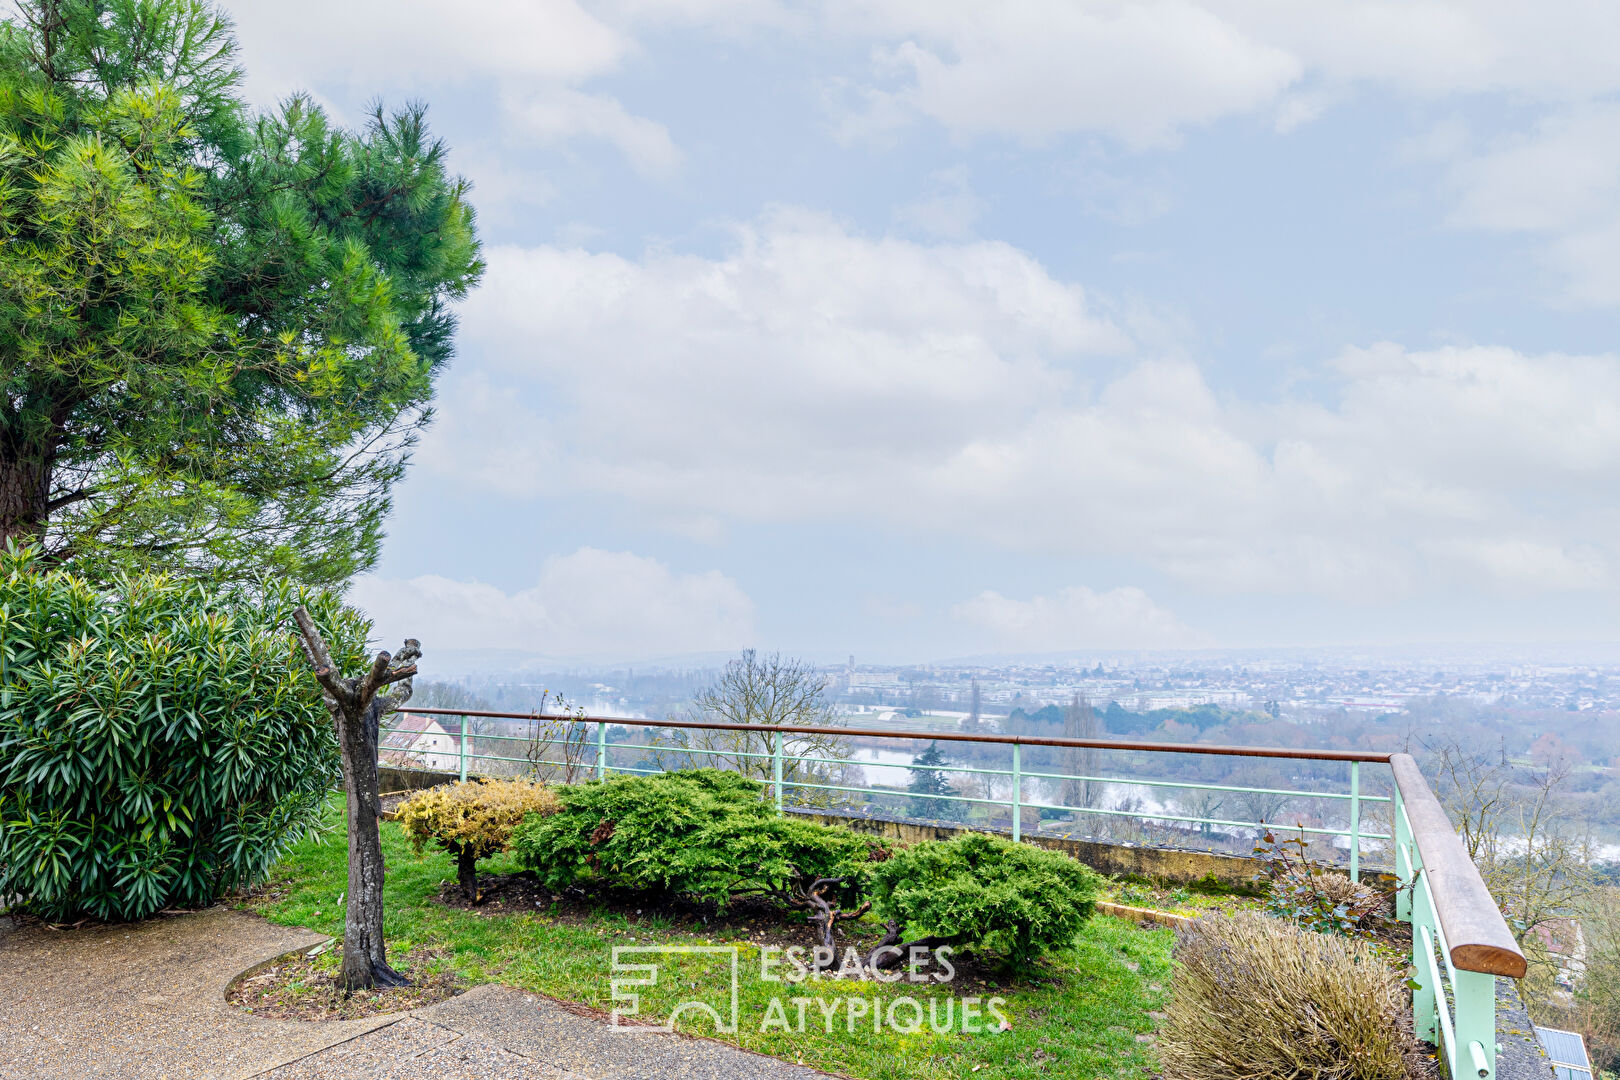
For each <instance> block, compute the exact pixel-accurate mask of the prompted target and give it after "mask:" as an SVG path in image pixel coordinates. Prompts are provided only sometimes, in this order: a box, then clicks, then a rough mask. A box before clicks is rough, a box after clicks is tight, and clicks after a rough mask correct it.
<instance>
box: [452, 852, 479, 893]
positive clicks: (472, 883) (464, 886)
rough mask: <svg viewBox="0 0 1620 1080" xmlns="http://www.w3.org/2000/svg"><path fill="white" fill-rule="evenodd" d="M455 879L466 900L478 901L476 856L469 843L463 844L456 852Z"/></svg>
mask: <svg viewBox="0 0 1620 1080" xmlns="http://www.w3.org/2000/svg"><path fill="white" fill-rule="evenodd" d="M456 880H457V881H459V882H460V883H461V895H463V896H465V897H466V898H467V902H468V903H471V904H476V903H478V857H477V850H476V849H475V848H474V847H473V846H472V845H471V844H463V845H462V846H461V848H460V850H458V851H457V852H456Z"/></svg>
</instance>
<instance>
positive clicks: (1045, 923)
mask: <svg viewBox="0 0 1620 1080" xmlns="http://www.w3.org/2000/svg"><path fill="white" fill-rule="evenodd" d="M1102 886H1103V879H1102V877H1101V876H1100V875H1099V874H1098V873H1097V872H1096V871H1095V870H1092V869H1091V868H1090V867H1088V866H1085V865H1084V864H1082V863H1080V862H1078V861H1076V860H1075V859H1073V858H1071V857H1070V856H1068V855H1065V854H1064V853H1062V852H1060V851H1049V850H1047V849H1046V848H1039V847H1035V846H1033V845H1030V844H1018V843H1014V842H1013V841H1011V840H1006V839H1003V838H1001V837H999V836H986V835H982V834H978V833H969V834H966V835H963V836H958V837H956V838H955V839H952V840H945V841H928V842H926V843H922V844H917V845H915V846H913V847H909V848H904V849H902V850H901V851H899V852H898V853H896V854H895V855H894V857H893V858H891V859H889V860H887V861H886V862H883V863H880V864H879V865H877V866H876V867H874V868H873V870H872V874H871V886H870V888H871V896H872V901H873V910H875V911H876V912H877V914H878V916H879V917H880V918H882V919H885V920H887V921H890V922H892V923H894V924H896V925H897V926H898V927H899V928H900V929H902V930H904V931H906V932H907V933H909V934H910V935H913V936H916V935H925V936H927V937H928V938H931V939H934V943H935V944H947V943H948V944H952V945H958V946H961V945H976V946H978V947H980V948H982V949H985V950H987V951H991V952H999V953H1000V954H1002V956H1003V957H1004V958H1005V960H1006V962H1007V964H1008V965H1009V966H1010V967H1012V968H1013V969H1015V970H1023V969H1027V968H1028V967H1030V966H1031V965H1032V964H1033V963H1034V962H1035V961H1036V960H1038V959H1039V958H1040V957H1041V956H1042V955H1044V954H1045V953H1047V952H1050V951H1053V950H1056V949H1061V948H1064V947H1066V946H1068V945H1070V944H1072V943H1073V941H1074V937H1075V935H1076V934H1077V933H1079V931H1080V927H1081V925H1082V924H1083V923H1084V922H1085V921H1086V919H1088V918H1090V917H1091V913H1092V911H1093V910H1095V908H1096V902H1097V897H1098V895H1099V894H1100V893H1101V892H1102Z"/></svg>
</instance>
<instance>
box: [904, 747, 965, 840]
mask: <svg viewBox="0 0 1620 1080" xmlns="http://www.w3.org/2000/svg"><path fill="white" fill-rule="evenodd" d="M949 764H950V762H949V761H948V760H946V758H945V755H944V754H942V753H940V750H939V743H937V742H931V743H929V744H928V747H927V749H925V750H924V751H923V752H922V753H920V754H918V755H917V756H916V757H914V758H912V759H911V783H910V784H909V785H908V787H907V790H908V791H910V792H911V795H912V798H911V813H912V814H913V815H914V816H916V817H921V818H932V819H934V820H936V821H960V820H961V818H962V810H961V807H962V804H961V803H959V802H956V801H955V800H953V799H948V798H942V797H941V796H946V795H954V794H955V792H954V791H953V790H952V789H951V785H950V781H949V780H947V779H946V777H945V772H944V770H943V768H942V766H945V765H949Z"/></svg>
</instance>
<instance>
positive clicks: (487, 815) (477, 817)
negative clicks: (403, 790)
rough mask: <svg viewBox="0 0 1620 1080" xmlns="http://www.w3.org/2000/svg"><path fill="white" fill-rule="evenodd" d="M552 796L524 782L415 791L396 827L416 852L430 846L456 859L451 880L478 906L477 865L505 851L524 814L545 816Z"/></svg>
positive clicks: (465, 783) (471, 783)
mask: <svg viewBox="0 0 1620 1080" xmlns="http://www.w3.org/2000/svg"><path fill="white" fill-rule="evenodd" d="M556 809H557V796H556V795H555V794H554V793H553V792H552V791H551V789H550V788H548V787H546V786H545V785H544V784H537V783H534V782H533V781H529V780H463V781H462V782H460V783H458V784H444V785H441V786H439V787H435V788H428V789H427V790H425V791H419V792H417V793H416V794H415V795H413V796H411V797H410V798H409V799H407V800H405V802H403V803H401V804H400V807H399V811H398V820H399V823H400V824H401V825H402V826H404V828H405V832H406V833H407V834H408V835H409V836H410V838H411V841H412V843H414V844H415V845H416V850H417V851H419V852H420V851H421V850H422V848H423V847H425V846H426V845H427V844H428V842H429V841H432V842H434V843H436V844H438V845H439V846H440V847H442V848H443V849H444V850H445V851H448V852H449V853H450V854H451V855H453V856H455V859H456V878H457V880H458V881H459V882H460V884H461V891H462V892H463V893H464V894H465V895H466V897H467V899H468V900H471V901H473V902H474V903H477V901H478V860H479V859H483V858H487V857H488V856H490V855H494V854H495V853H496V852H500V851H505V850H506V845H507V843H508V841H510V840H511V838H512V830H513V829H515V828H517V826H518V825H519V824H520V823H521V822H522V821H523V819H524V817H526V816H527V815H529V814H550V813H554V812H555V811H556Z"/></svg>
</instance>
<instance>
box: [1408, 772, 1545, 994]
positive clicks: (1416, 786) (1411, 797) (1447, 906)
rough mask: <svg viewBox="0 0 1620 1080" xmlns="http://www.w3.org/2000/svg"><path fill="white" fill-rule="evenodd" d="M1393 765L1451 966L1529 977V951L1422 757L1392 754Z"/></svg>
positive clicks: (1508, 975) (1490, 973)
mask: <svg viewBox="0 0 1620 1080" xmlns="http://www.w3.org/2000/svg"><path fill="white" fill-rule="evenodd" d="M1389 765H1390V768H1391V769H1392V770H1393V771H1394V773H1395V787H1396V790H1398V791H1399V792H1400V793H1401V802H1402V804H1403V805H1404V806H1405V808H1406V820H1407V822H1408V823H1409V824H1410V825H1411V827H1412V842H1413V843H1414V844H1416V845H1417V850H1418V855H1419V857H1420V858H1421V859H1422V864H1423V873H1424V874H1426V875H1427V876H1428V878H1429V889H1430V892H1432V893H1433V894H1434V906H1435V914H1436V915H1437V916H1438V917H1439V919H1440V928H1441V929H1442V930H1444V931H1445V934H1446V944H1447V945H1449V946H1450V947H1451V966H1452V967H1455V968H1459V969H1461V970H1463V971H1478V972H1483V973H1485V974H1487V975H1505V976H1507V977H1508V978H1510V979H1522V978H1524V972H1525V963H1524V954H1523V953H1522V952H1520V951H1519V945H1518V942H1516V941H1514V939H1513V934H1512V932H1511V931H1509V930H1508V925H1507V920H1506V919H1504V918H1502V912H1501V909H1500V908H1498V907H1497V906H1496V901H1495V900H1493V899H1492V898H1491V893H1490V890H1489V889H1487V888H1486V887H1485V880H1484V879H1483V878H1481V877H1480V876H1479V868H1478V867H1476V866H1475V865H1474V860H1473V859H1471V858H1469V857H1468V849H1467V848H1465V847H1463V842H1462V838H1461V837H1459V836H1458V835H1457V830H1456V829H1454V828H1452V825H1451V819H1450V818H1448V817H1446V812H1445V809H1444V808H1442V807H1441V805H1440V800H1439V799H1436V798H1435V797H1434V792H1433V791H1431V790H1430V789H1429V782H1428V781H1427V780H1425V779H1423V773H1422V772H1420V771H1419V770H1418V767H1417V762H1415V761H1413V760H1412V755H1411V754H1392V755H1390V759H1389Z"/></svg>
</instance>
